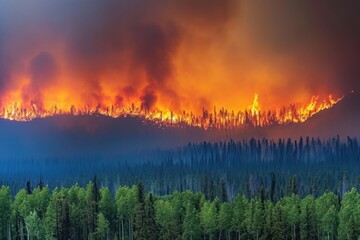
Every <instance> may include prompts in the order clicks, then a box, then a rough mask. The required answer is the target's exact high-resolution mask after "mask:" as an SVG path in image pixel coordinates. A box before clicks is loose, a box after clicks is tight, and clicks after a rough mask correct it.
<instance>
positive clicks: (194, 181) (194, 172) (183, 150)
mask: <svg viewBox="0 0 360 240" xmlns="http://www.w3.org/2000/svg"><path fill="white" fill-rule="evenodd" d="M140 155H141V156H140ZM139 159H142V160H139ZM134 160H138V161H134ZM359 162H360V147H359V144H358V141H357V139H353V138H346V139H341V138H340V137H339V136H337V137H334V138H331V139H327V140H320V139H317V138H300V139H296V140H294V139H278V140H271V139H266V138H263V139H254V138H251V139H247V140H242V141H233V140H229V141H219V142H201V143H189V144H187V145H186V146H183V147H179V148H175V149H165V150H163V149H162V150H157V151H153V152H151V153H148V154H144V153H138V154H134V155H131V156H129V157H124V158H119V159H116V160H114V159H106V158H102V157H98V158H96V157H94V158H93V159H89V158H86V159H81V158H76V159H73V160H72V161H65V160H62V159H49V160H46V161H44V160H37V159H28V160H16V159H8V160H6V159H1V161H0V184H2V185H8V186H10V187H11V190H12V193H13V194H15V193H16V192H17V191H19V190H20V189H21V188H23V185H24V183H25V182H26V181H31V182H32V183H33V184H37V183H39V182H41V181H42V182H45V183H46V184H47V185H49V187H50V189H54V188H55V187H62V186H65V187H71V185H72V184H73V183H74V182H77V183H79V185H81V186H85V185H86V184H87V183H88V182H89V181H90V180H91V179H92V177H93V176H94V175H97V176H98V182H99V184H100V185H105V186H107V187H109V189H110V191H111V193H113V194H114V193H115V192H116V190H117V188H118V187H119V186H122V185H127V186H131V185H133V184H135V183H136V181H138V180H141V181H142V182H143V183H144V187H145V190H146V191H150V192H153V193H154V194H156V195H168V194H171V193H172V192H173V191H174V190H178V191H180V192H182V191H185V190H191V191H193V192H203V193H204V195H205V196H206V198H207V199H209V200H214V198H215V197H216V196H219V197H220V194H221V191H222V184H223V182H224V183H225V185H226V191H227V193H228V197H229V199H230V200H234V199H235V197H236V196H237V194H241V195H245V196H246V197H247V198H252V197H255V196H257V194H258V192H259V191H260V188H261V187H263V188H265V193H266V196H267V197H268V198H271V199H272V200H274V201H277V200H279V199H281V198H282V197H284V196H286V195H288V194H289V193H292V192H294V193H296V194H298V195H299V196H300V197H305V196H307V195H309V194H311V195H313V196H314V197H319V196H321V195H322V194H323V193H324V192H326V191H331V192H334V193H335V194H336V195H339V197H340V198H341V197H342V196H343V195H344V194H345V192H347V191H349V190H350V189H351V188H352V187H355V188H356V189H357V190H360V177H359V174H358V173H359V172H360V164H359ZM291 184H295V191H291V190H289V189H290V187H289V186H290V185H291Z"/></svg>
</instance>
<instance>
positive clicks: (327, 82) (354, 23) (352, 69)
mask: <svg viewBox="0 0 360 240" xmlns="http://www.w3.org/2000/svg"><path fill="white" fill-rule="evenodd" d="M248 5H251V6H249V9H251V13H250V14H253V16H252V17H251V20H252V23H251V24H250V25H251V27H250V28H251V30H250V35H251V39H252V41H253V42H254V46H253V48H254V51H255V52H260V53H261V54H262V55H263V56H265V57H266V58H267V59H272V60H273V61H275V62H276V61H279V62H280V63H279V64H280V66H281V67H282V68H283V69H284V72H286V68H291V69H292V73H291V74H288V77H289V78H292V80H289V81H290V83H291V84H292V85H293V86H294V87H293V89H296V88H299V87H301V86H303V87H306V88H308V89H309V90H312V91H313V92H317V91H318V92H319V91H321V90H322V89H326V90H327V91H331V90H332V91H337V92H340V93H348V92H349V91H351V90H353V89H360V71H359V69H360V68H359V62H360V45H359V44H358V43H359V42H360V15H359V14H358V13H359V11H360V2H359V1H351V0H349V1H336V0H329V1H286V0H280V1H275V2H269V1H253V3H251V4H248ZM296 75H297V76H296Z"/></svg>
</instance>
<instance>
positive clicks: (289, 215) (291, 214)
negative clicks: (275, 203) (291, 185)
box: [283, 194, 300, 240]
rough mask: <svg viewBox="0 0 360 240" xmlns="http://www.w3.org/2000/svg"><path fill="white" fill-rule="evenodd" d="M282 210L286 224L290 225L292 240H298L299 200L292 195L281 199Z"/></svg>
mask: <svg viewBox="0 0 360 240" xmlns="http://www.w3.org/2000/svg"><path fill="white" fill-rule="evenodd" d="M283 209H284V214H285V217H286V222H287V223H288V224H289V225H290V228H291V236H292V239H293V240H295V239H298V238H299V234H298V230H297V229H298V228H299V225H300V198H299V197H298V196H297V195H295V194H292V195H291V196H289V197H285V198H284V199H283Z"/></svg>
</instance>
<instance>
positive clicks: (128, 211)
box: [115, 186, 137, 239]
mask: <svg viewBox="0 0 360 240" xmlns="http://www.w3.org/2000/svg"><path fill="white" fill-rule="evenodd" d="M136 195H137V189H136V186H133V187H132V188H131V189H130V188H128V187H119V188H118V190H117V192H116V196H115V200H116V209H117V216H118V219H119V227H118V228H119V231H118V236H119V239H125V234H126V232H127V234H128V235H127V236H128V238H129V239H132V235H133V234H132V230H133V221H134V216H135V208H136V201H137V200H136ZM125 225H127V227H126V226H125Z"/></svg>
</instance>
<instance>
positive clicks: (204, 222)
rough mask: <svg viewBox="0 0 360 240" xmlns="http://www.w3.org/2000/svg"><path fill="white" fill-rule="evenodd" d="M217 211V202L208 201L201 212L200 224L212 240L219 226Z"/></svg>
mask: <svg viewBox="0 0 360 240" xmlns="http://www.w3.org/2000/svg"><path fill="white" fill-rule="evenodd" d="M216 219H217V209H216V203H215V202H209V201H206V202H205V203H204V205H203V206H202V209H201V212H200V223H201V227H202V228H203V229H204V232H205V234H207V235H208V236H209V239H210V240H212V239H213V236H214V233H215V232H216V226H217V221H216Z"/></svg>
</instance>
